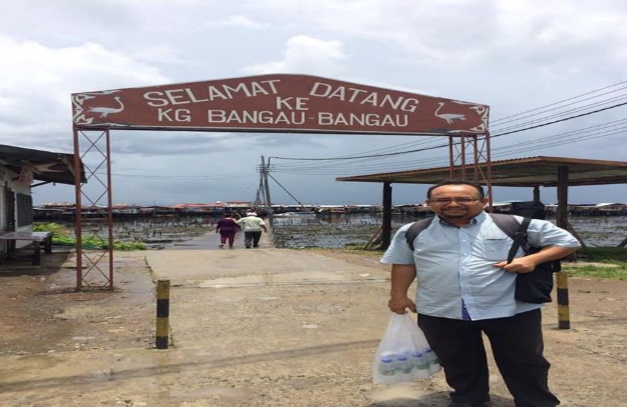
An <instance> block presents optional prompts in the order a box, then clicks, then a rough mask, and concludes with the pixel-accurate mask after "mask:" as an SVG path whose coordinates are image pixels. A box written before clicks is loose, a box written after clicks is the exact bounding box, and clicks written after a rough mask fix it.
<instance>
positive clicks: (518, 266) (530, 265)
mask: <svg viewBox="0 0 627 407" xmlns="http://www.w3.org/2000/svg"><path fill="white" fill-rule="evenodd" d="M494 266H495V267H499V268H502V269H503V270H505V271H507V272H510V273H529V272H531V271H533V269H535V268H536V263H535V262H534V261H533V260H532V259H529V258H527V257H526V256H525V257H517V258H515V259H514V260H512V262H511V263H509V264H507V261H500V262H498V263H495V264H494Z"/></svg>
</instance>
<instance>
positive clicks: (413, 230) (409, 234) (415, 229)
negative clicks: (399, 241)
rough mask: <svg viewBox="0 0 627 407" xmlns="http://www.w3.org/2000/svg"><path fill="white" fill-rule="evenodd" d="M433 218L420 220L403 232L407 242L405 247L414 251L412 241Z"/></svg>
mask: <svg viewBox="0 0 627 407" xmlns="http://www.w3.org/2000/svg"><path fill="white" fill-rule="evenodd" d="M432 221H433V218H427V219H421V220H419V221H416V222H414V223H412V224H411V226H410V227H409V228H408V229H407V230H406V231H405V240H407V245H408V246H409V248H410V249H411V251H412V252H413V251H414V240H415V239H416V238H417V237H418V235H419V234H420V232H422V231H423V230H425V229H426V228H427V227H429V225H430V224H431V222H432Z"/></svg>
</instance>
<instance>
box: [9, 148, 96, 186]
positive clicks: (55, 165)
mask: <svg viewBox="0 0 627 407" xmlns="http://www.w3.org/2000/svg"><path fill="white" fill-rule="evenodd" d="M0 164H2V165H4V166H5V167H7V168H9V169H10V170H11V171H13V172H15V173H17V174H19V173H20V171H22V169H23V168H24V167H27V168H29V169H30V170H31V171H32V174H33V179H36V180H39V181H45V182H57V183H60V184H69V185H74V154H64V153H55V152H52V151H44V150H33V149H30V148H21V147H14V146H7V145H0ZM81 180H82V182H86V179H85V172H84V169H83V164H82V162H81Z"/></svg>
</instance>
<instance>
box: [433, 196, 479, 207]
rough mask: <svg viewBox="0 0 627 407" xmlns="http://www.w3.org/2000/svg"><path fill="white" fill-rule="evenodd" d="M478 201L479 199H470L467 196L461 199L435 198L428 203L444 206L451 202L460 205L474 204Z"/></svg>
mask: <svg viewBox="0 0 627 407" xmlns="http://www.w3.org/2000/svg"><path fill="white" fill-rule="evenodd" d="M478 200H479V198H471V197H469V196H463V197H461V198H435V199H430V200H429V202H433V203H436V204H438V205H445V204H450V203H451V202H457V203H460V204H469V203H472V202H476V201H478Z"/></svg>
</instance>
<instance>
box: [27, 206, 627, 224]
mask: <svg viewBox="0 0 627 407" xmlns="http://www.w3.org/2000/svg"><path fill="white" fill-rule="evenodd" d="M515 202H518V201H510V202H499V203H496V202H495V203H493V208H494V211H495V212H501V213H507V212H509V211H511V209H512V206H513V204H514V203H515ZM556 208H557V205H554V204H548V205H545V209H546V214H547V215H548V216H551V215H554V214H555V210H556ZM107 209H108V208H107V207H106V206H84V207H83V208H82V210H81V216H82V217H85V218H90V217H91V218H100V217H106V216H107ZM251 210H256V211H257V212H259V214H260V215H261V216H265V215H267V210H266V209H265V206H264V205H263V204H260V205H256V204H254V203H253V202H233V201H231V202H221V201H217V202H215V203H209V204H205V203H193V204H188V203H181V204H176V205H169V206H159V205H152V206H141V205H132V204H115V205H112V208H111V212H112V215H113V217H114V218H141V217H152V216H199V217H215V216H220V215H222V214H224V213H229V212H230V213H239V214H245V213H246V212H247V211H251ZM382 211H383V207H382V205H282V204H274V205H272V214H273V215H275V216H291V215H299V214H319V215H325V214H327V215H333V214H379V213H381V212H382ZM429 213H430V209H429V208H428V206H426V205H424V204H408V205H395V206H393V207H392V214H393V215H407V216H416V217H421V216H427V215H428V214H429ZM568 213H569V215H571V216H624V215H627V204H622V203H596V204H569V205H568ZM74 215H75V205H74V204H73V203H45V204H42V205H38V206H34V207H33V218H34V220H36V221H37V220H68V219H72V218H73V217H74Z"/></svg>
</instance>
